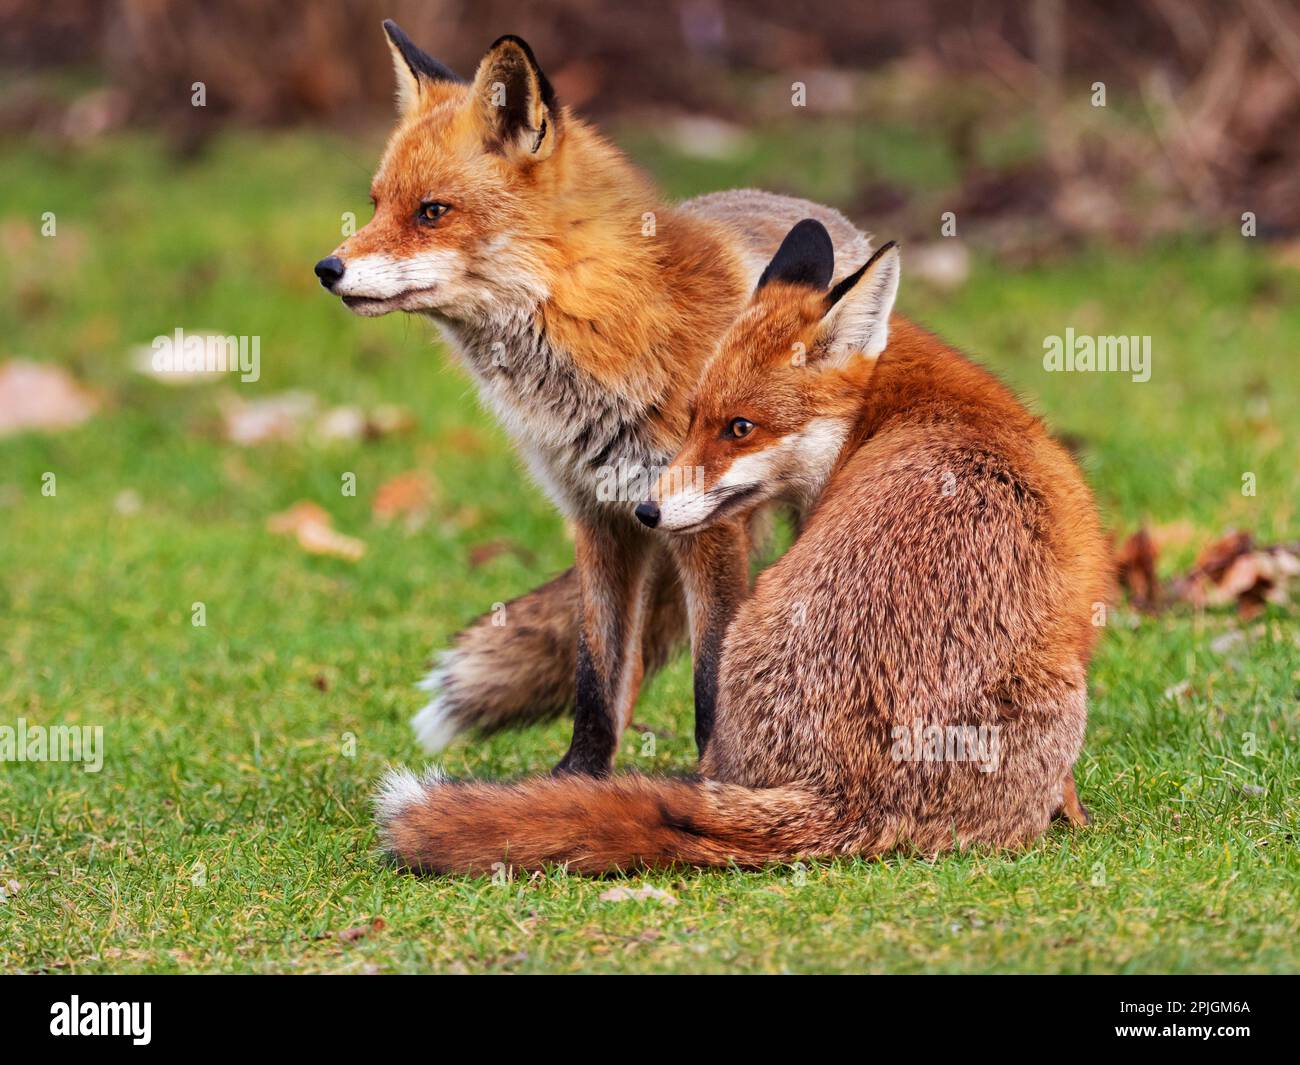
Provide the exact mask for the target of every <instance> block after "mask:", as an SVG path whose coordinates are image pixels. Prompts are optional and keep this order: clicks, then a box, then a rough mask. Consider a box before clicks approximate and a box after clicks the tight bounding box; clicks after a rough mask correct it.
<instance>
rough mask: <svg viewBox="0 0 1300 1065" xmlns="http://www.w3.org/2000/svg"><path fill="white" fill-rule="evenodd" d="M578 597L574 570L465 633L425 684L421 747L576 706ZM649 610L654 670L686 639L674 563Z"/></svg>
mask: <svg viewBox="0 0 1300 1065" xmlns="http://www.w3.org/2000/svg"><path fill="white" fill-rule="evenodd" d="M578 600H579V596H578V574H577V571H576V570H574V569H569V570H566V571H565V572H564V573H561V574H560V575H559V576H558V577H555V578H554V579H552V580H550V581H547V582H546V583H545V584H543V585H542V586H541V587H539V588H536V589H534V590H533V591H531V592H529V593H528V594H526V595H521V596H520V597H519V598H517V599H512V600H511V601H510V602H508V603H506V604H504V606H503V607H501V608H499V609H496V610H492V611H489V612H488V613H486V614H484V615H483V616H482V617H480V618H479V619H478V620H477V621H475V622H474V624H473V625H471V626H469V627H468V628H467V629H465V630H463V631H462V632H460V633H458V634H457V635H456V636H455V637H454V639H453V641H452V646H451V647H450V648H448V649H447V650H445V651H443V652H441V653H440V654H439V655H438V658H437V663H436V665H435V666H434V668H433V669H432V670H431V671H430V673H429V674H428V676H427V677H425V679H424V680H422V681H421V682H420V687H421V688H422V689H424V690H425V691H428V692H429V693H430V696H431V697H430V700H429V702H428V704H427V705H425V706H424V707H423V708H422V709H421V710H420V712H419V713H418V714H416V715H415V717H414V718H413V719H412V722H411V724H412V727H413V728H414V729H415V733H416V737H417V738H418V740H419V741H420V744H421V746H422V747H424V749H425V750H427V751H429V752H430V753H436V752H438V751H440V750H442V748H443V747H445V746H446V745H447V744H448V743H450V742H451V741H452V740H453V739H455V737H456V736H457V735H459V734H460V733H461V732H465V731H469V730H471V729H472V730H476V731H478V732H481V733H492V732H497V731H499V730H501V729H507V728H521V727H523V726H525V725H531V724H535V723H538V722H542V721H547V720H549V719H551V718H553V717H558V716H560V715H561V714H565V713H568V712H569V711H570V710H572V708H573V691H574V678H575V677H576V676H577V663H578V611H579V607H578ZM646 610H647V614H646V621H645V625H644V626H643V629H644V631H643V638H642V645H643V652H642V657H643V661H644V666H645V673H646V675H647V676H649V675H652V674H654V673H655V672H656V671H658V670H659V669H660V668H661V667H662V666H663V665H665V664H666V663H667V661H668V659H669V658H671V657H672V655H673V654H674V653H675V652H676V651H677V650H678V648H680V647H681V646H682V643H683V642H684V641H685V639H686V612H685V605H684V603H683V599H682V590H681V585H680V583H679V581H678V578H677V573H676V571H675V570H674V568H673V567H672V566H665V567H661V569H660V570H659V571H658V572H657V573H656V576H655V578H654V583H653V587H652V592H651V598H650V600H649V602H648V603H647V606H646Z"/></svg>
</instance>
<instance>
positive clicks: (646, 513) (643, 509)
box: [632, 499, 659, 529]
mask: <svg viewBox="0 0 1300 1065" xmlns="http://www.w3.org/2000/svg"><path fill="white" fill-rule="evenodd" d="M632 513H634V514H635V515H636V520H637V521H639V522H640V523H641V524H642V525H644V526H645V527H646V528H647V529H653V528H654V527H655V526H656V525H658V524H659V504H658V503H656V502H655V501H654V500H653V499H647V500H646V501H645V502H644V503H638V504H637V505H636V510H634V511H633V512H632Z"/></svg>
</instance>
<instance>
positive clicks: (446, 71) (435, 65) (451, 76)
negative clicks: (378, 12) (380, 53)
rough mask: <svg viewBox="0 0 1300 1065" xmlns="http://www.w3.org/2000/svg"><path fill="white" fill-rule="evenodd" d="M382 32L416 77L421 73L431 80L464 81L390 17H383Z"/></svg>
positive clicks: (460, 82) (458, 82)
mask: <svg viewBox="0 0 1300 1065" xmlns="http://www.w3.org/2000/svg"><path fill="white" fill-rule="evenodd" d="M384 33H386V34H387V35H388V39H389V40H390V41H392V42H393V47H394V48H396V49H397V50H398V52H400V53H401V56H402V58H403V59H404V60H405V61H406V65H407V66H408V67H409V68H410V71H411V73H412V74H414V75H415V76H416V77H417V78H418V77H420V76H421V75H423V76H424V77H426V78H429V79H430V80H431V81H451V82H456V83H457V84H462V83H463V82H464V81H465V79H464V78H462V77H461V76H460V75H459V74H457V73H456V72H455V71H454V70H452V69H451V68H450V67H448V66H445V65H444V64H442V63H439V62H438V61H437V60H436V59H434V58H433V56H431V55H428V54H427V53H425V52H423V51H422V50H421V49H419V48H418V47H416V45H415V42H414V41H412V40H411V38H409V37H408V36H407V35H406V34H405V32H403V30H402V27H401V26H399V25H398V24H397V23H396V22H394V21H393V20H392V19H390V18H386V19H384Z"/></svg>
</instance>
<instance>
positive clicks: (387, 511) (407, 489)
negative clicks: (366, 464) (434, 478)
mask: <svg viewBox="0 0 1300 1065" xmlns="http://www.w3.org/2000/svg"><path fill="white" fill-rule="evenodd" d="M432 504H433V488H432V485H431V482H430V481H429V478H428V476H427V475H426V474H424V473H421V472H419V471H418V470H412V471H411V472H409V473H399V474H398V475H397V476H396V477H391V478H389V479H388V480H387V481H385V482H384V483H383V484H381V485H380V486H379V489H378V491H376V492H375V498H374V502H372V503H371V505H370V509H371V512H372V513H373V514H374V516H375V517H376V518H378V519H379V520H380V521H381V522H383V523H384V524H387V523H388V522H390V521H392V520H393V519H395V518H406V519H407V524H408V526H410V525H411V524H412V523H413V522H422V521H423V520H424V518H425V517H426V516H427V514H428V512H429V507H430V506H432Z"/></svg>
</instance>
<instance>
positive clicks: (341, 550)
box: [266, 500, 366, 562]
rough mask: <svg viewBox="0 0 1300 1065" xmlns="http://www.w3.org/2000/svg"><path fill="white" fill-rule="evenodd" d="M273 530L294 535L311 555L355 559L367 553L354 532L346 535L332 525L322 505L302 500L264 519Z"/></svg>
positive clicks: (362, 542)
mask: <svg viewBox="0 0 1300 1065" xmlns="http://www.w3.org/2000/svg"><path fill="white" fill-rule="evenodd" d="M266 527H267V529H268V530H270V531H271V532H273V533H277V534H279V535H285V536H293V537H295V538H296V539H297V541H298V546H299V547H301V548H302V549H303V550H304V551H306V552H308V553H309V554H313V555H329V556H330V557H332V558H341V559H345V560H346V561H348V562H356V561H358V560H359V559H360V558H361V557H362V556H363V555H364V554H365V553H366V545H365V542H364V541H362V540H358V539H357V538H356V537H354V536H346V535H344V534H343V533H341V532H339V531H338V530H337V529H335V528H333V526H332V519H331V518H330V516H329V513H328V512H327V511H326V510H325V508H324V507H322V506H320V505H319V504H317V503H312V502H308V501H305V500H304V501H303V502H300V503H295V504H294V505H293V506H292V507H290V508H289V509H288V510H286V511H282V512H281V513H279V514H273V515H271V517H269V518H268V519H267V521H266Z"/></svg>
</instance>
